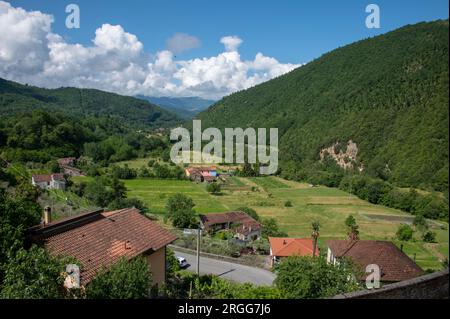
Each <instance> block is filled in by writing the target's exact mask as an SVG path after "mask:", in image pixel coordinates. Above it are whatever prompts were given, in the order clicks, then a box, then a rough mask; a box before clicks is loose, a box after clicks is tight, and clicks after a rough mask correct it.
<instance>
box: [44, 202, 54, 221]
mask: <svg viewBox="0 0 450 319" xmlns="http://www.w3.org/2000/svg"><path fill="white" fill-rule="evenodd" d="M51 222H52V209H51V208H50V206H45V208H44V225H47V224H49V223H51Z"/></svg>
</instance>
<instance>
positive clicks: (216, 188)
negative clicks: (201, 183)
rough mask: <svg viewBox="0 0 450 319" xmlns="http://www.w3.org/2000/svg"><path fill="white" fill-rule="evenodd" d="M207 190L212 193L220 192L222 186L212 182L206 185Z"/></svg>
mask: <svg viewBox="0 0 450 319" xmlns="http://www.w3.org/2000/svg"><path fill="white" fill-rule="evenodd" d="M206 191H207V192H208V193H210V194H214V195H217V194H220V191H221V187H220V185H219V184H218V183H210V184H208V185H206Z"/></svg>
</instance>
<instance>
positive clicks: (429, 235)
mask: <svg viewBox="0 0 450 319" xmlns="http://www.w3.org/2000/svg"><path fill="white" fill-rule="evenodd" d="M422 240H423V241H424V242H426V243H435V242H436V233H435V232H432V231H427V232H426V233H425V234H423V236H422Z"/></svg>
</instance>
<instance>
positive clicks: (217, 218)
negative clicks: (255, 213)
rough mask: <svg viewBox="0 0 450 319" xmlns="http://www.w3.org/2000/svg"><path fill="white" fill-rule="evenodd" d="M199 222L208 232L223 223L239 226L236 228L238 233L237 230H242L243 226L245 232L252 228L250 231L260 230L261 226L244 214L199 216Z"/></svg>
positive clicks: (231, 213) (229, 213) (228, 213)
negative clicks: (212, 227)
mask: <svg viewBox="0 0 450 319" xmlns="http://www.w3.org/2000/svg"><path fill="white" fill-rule="evenodd" d="M200 220H201V221H202V224H203V226H204V227H205V229H206V230H208V229H209V228H210V227H211V226H213V225H216V224H225V223H236V224H241V226H240V227H238V228H236V231H239V228H242V229H243V227H242V226H245V228H247V230H249V229H250V228H252V230H256V229H260V228H261V224H260V223H259V222H257V221H256V220H255V219H253V218H252V217H250V216H249V215H247V214H246V213H244V212H227V213H213V214H208V215H200Z"/></svg>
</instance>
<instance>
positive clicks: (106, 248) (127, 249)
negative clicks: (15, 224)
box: [28, 207, 177, 286]
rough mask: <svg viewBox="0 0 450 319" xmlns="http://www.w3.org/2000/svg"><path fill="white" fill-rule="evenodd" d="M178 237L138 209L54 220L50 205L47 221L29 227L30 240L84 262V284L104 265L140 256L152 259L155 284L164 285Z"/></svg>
mask: <svg viewBox="0 0 450 319" xmlns="http://www.w3.org/2000/svg"><path fill="white" fill-rule="evenodd" d="M176 238H177V237H176V236H175V235H173V234H172V233H170V232H169V231H167V230H166V229H164V228H162V227H161V226H159V225H158V224H156V223H155V222H153V221H151V220H150V219H148V218H147V217H145V216H144V215H142V214H141V213H140V211H139V210H138V209H136V208H126V209H121V210H115V211H110V212H103V210H98V211H93V212H88V213H85V214H81V215H78V216H75V217H70V218H66V219H63V220H60V221H55V222H52V221H51V211H50V209H49V208H48V207H47V208H46V210H45V212H44V222H43V223H42V224H41V225H38V226H35V227H33V228H31V229H29V230H28V240H29V241H31V242H32V243H38V244H42V245H43V246H44V247H45V249H46V250H47V251H48V252H49V254H50V255H53V256H68V257H74V258H75V259H76V260H77V261H78V262H80V263H81V265H79V266H81V267H80V268H81V274H80V284H81V285H82V286H85V285H86V284H88V283H89V282H90V281H91V280H92V279H93V278H94V277H95V275H96V274H97V273H98V272H99V271H100V270H101V269H102V267H110V266H112V265H114V264H115V263H117V262H118V261H119V260H120V259H121V258H126V259H132V258H135V257H137V256H145V257H146V258H147V259H148V261H149V265H150V270H151V272H152V279H153V284H156V285H161V284H163V283H164V281H165V278H166V246H167V245H168V244H170V243H171V242H173V241H174V240H175V239H176Z"/></svg>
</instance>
